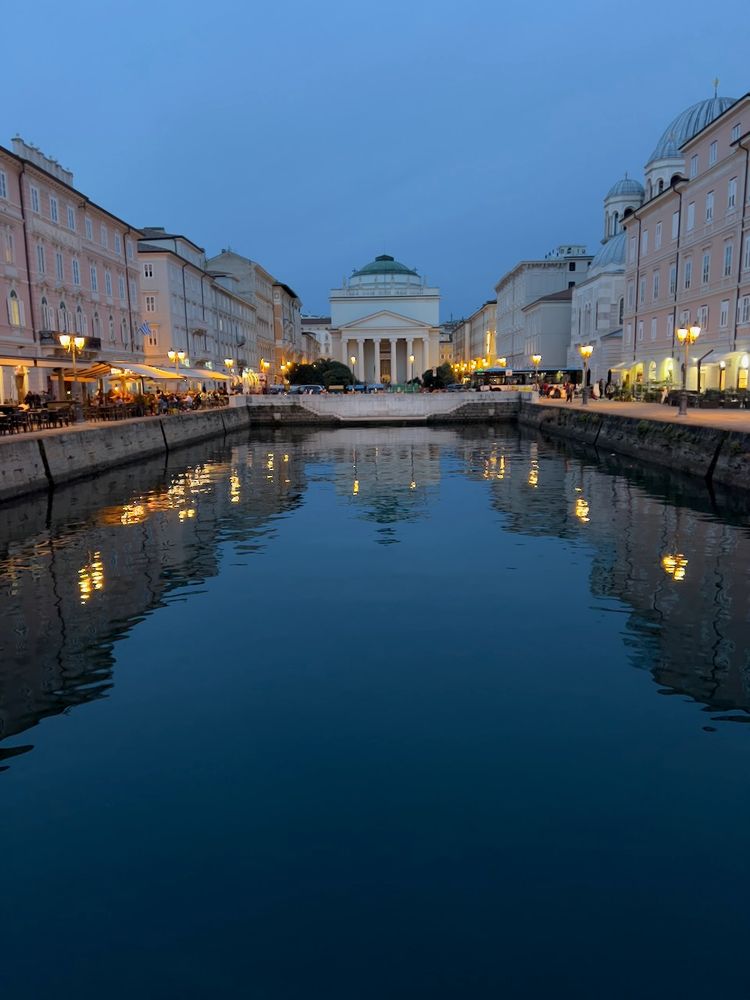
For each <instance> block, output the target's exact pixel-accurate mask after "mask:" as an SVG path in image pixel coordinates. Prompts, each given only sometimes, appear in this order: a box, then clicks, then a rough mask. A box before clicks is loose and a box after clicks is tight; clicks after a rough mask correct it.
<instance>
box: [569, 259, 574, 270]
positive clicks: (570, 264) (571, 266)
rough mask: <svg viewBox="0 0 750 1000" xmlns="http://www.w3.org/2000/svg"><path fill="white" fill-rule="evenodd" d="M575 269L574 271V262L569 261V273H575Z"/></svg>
mask: <svg viewBox="0 0 750 1000" xmlns="http://www.w3.org/2000/svg"><path fill="white" fill-rule="evenodd" d="M575 269H576V264H575V261H574V260H571V261H570V262H569V263H568V270H569V271H575Z"/></svg>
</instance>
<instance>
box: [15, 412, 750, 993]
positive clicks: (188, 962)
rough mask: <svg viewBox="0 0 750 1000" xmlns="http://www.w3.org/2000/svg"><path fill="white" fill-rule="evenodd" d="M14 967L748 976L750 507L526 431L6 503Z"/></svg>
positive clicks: (415, 980)
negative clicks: (525, 432)
mask: <svg viewBox="0 0 750 1000" xmlns="http://www.w3.org/2000/svg"><path fill="white" fill-rule="evenodd" d="M2 515H3V516H2V519H1V521H0V524H1V527H0V588H1V592H2V603H1V604H0V653H1V656H0V766H2V769H3V770H2V773H0V803H1V804H2V825H1V827H0V830H1V832H0V846H1V848H2V858H3V877H2V890H1V892H0V914H2V924H1V926H2V937H1V938H0V942H1V943H0V949H1V953H2V963H1V964H0V983H1V986H0V989H1V990H2V996H3V998H4V1000H11V998H12V1000H16V998H23V1000H26V998H29V1000H40V998H48V997H49V998H52V997H54V998H61V997H75V998H76V1000H83V998H97V1000H100V998H103V997H107V998H121V997H122V998H125V997H127V998H132V997H137V996H140V997H144V998H180V1000H182V998H192V997H200V998H203V997H252V998H263V1000H277V998H278V1000H282V998H283V1000H287V998H289V1000H291V998H318V997H320V998H326V1000H331V998H347V1000H358V998H375V997H378V998H382V997H394V998H395V997H398V998H401V997H404V998H407V997H408V998H417V997H419V998H422V997H425V998H437V997H450V998H457V997H472V998H474V997H493V998H496V997H503V998H515V997H523V998H537V997H539V998H551V997H566V998H567V997H571V998H575V1000H584V998H592V1000H612V998H628V1000H632V998H639V1000H643V998H650V997H660V998H664V997H680V998H681V1000H685V998H692V997H696V998H697V997H701V998H706V997H716V998H729V997H741V996H742V997H745V996H748V973H747V962H746V957H745V955H746V951H747V940H748V932H749V931H750V917H749V914H750V905H749V904H748V888H749V887H750V880H749V879H748V874H749V871H748V869H749V867H750V860H749V859H750V851H749V850H748V844H749V843H750V839H749V836H748V834H749V833H750V794H749V780H750V778H749V776H750V726H748V722H750V666H749V662H750V661H749V650H750V587H749V586H748V583H749V580H748V567H749V566H750V537H749V535H748V524H749V523H750V516H749V515H750V507H749V506H748V503H747V501H746V499H745V498H743V497H741V496H736V495H735V496H734V497H732V496H714V495H711V494H709V493H708V492H707V491H706V489H705V488H704V487H703V485H702V484H701V483H700V482H698V481H695V482H694V481H690V480H684V479H679V478H675V477H672V478H668V477H667V476H666V475H663V474H662V473H661V472H660V471H658V470H657V471H648V470H643V469H639V468H638V467H637V466H635V465H634V464H631V465H629V466H628V465H623V464H622V463H621V462H618V461H617V460H616V459H615V458H614V457H612V456H597V455H596V454H594V453H586V452H584V451H575V450H570V448H569V447H567V446H563V445H560V444H555V443H550V442H545V441H543V440H542V439H539V438H537V437H534V436H524V435H522V434H519V433H517V432H516V431H515V430H507V431H505V430H497V431H494V432H493V431H490V430H485V429H482V430H459V431H453V430H434V431H430V430H424V429H409V428H403V429H387V428H386V429H383V428H377V429H376V428H370V429H358V430H349V431H322V432H314V433H306V434H299V435H297V436H293V435H290V434H288V433H287V434H284V435H276V436H268V437H266V438H258V439H248V438H247V437H241V438H238V439H235V440H228V441H227V442H222V443H220V444H206V445H204V446H201V447H200V448H198V449H197V450H195V451H187V452H181V453H179V454H176V455H173V456H171V457H170V459H169V463H168V465H167V466H166V467H165V466H164V464H163V463H162V462H159V461H154V462H150V463H143V464H142V465H140V466H137V467H132V468H128V469H123V470H118V471H116V472H114V473H112V474H109V475H105V476H102V477H100V478H99V479H97V480H95V481H93V482H90V483H83V484H79V485H76V486H72V487H70V488H67V489H63V490H60V491H58V492H56V493H55V494H54V495H52V496H51V497H47V496H41V497H38V498H34V499H31V500H28V501H27V502H25V503H23V504H21V505H18V506H6V507H4V508H2Z"/></svg>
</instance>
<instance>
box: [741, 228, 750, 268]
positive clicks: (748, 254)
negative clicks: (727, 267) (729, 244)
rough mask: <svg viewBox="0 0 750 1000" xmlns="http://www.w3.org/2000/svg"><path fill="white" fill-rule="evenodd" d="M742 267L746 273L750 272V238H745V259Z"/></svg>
mask: <svg viewBox="0 0 750 1000" xmlns="http://www.w3.org/2000/svg"><path fill="white" fill-rule="evenodd" d="M742 266H743V267H744V269H745V270H746V271H750V236H746V237H745V257H744V259H743V261H742Z"/></svg>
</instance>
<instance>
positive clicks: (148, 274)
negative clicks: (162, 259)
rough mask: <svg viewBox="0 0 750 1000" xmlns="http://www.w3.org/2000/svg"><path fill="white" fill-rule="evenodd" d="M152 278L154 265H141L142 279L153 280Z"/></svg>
mask: <svg viewBox="0 0 750 1000" xmlns="http://www.w3.org/2000/svg"><path fill="white" fill-rule="evenodd" d="M153 276H154V265H153V264H144V265H143V277H144V278H153Z"/></svg>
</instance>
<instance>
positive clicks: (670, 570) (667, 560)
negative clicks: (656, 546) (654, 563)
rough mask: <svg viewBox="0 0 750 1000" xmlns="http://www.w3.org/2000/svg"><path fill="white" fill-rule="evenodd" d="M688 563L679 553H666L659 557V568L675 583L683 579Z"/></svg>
mask: <svg viewBox="0 0 750 1000" xmlns="http://www.w3.org/2000/svg"><path fill="white" fill-rule="evenodd" d="M687 564H688V561H687V559H686V558H685V556H684V555H683V554H682V553H681V552H675V553H667V554H666V555H665V556H662V557H661V568H662V569H663V570H664V572H665V573H666V574H667V576H671V577H672V579H673V580H674V581H675V582H676V583H681V582H682V581H683V580H684V579H685V574H686V572H687Z"/></svg>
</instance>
